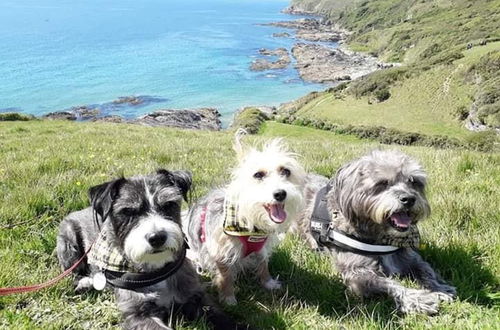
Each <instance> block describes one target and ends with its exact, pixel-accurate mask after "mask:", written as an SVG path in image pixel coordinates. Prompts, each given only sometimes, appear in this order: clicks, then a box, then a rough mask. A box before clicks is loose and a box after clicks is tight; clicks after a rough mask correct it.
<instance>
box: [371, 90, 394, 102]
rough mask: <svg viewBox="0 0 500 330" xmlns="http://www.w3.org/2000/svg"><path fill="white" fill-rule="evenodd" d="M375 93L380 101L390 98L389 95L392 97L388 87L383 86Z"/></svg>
mask: <svg viewBox="0 0 500 330" xmlns="http://www.w3.org/2000/svg"><path fill="white" fill-rule="evenodd" d="M373 94H374V95H375V98H376V99H377V101H379V102H384V101H385V100H387V99H389V97H391V92H389V89H388V88H382V89H379V90H376V91H375V93H373Z"/></svg>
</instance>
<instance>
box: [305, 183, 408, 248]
mask: <svg viewBox="0 0 500 330" xmlns="http://www.w3.org/2000/svg"><path fill="white" fill-rule="evenodd" d="M330 190H331V185H330V184H327V185H326V186H324V187H323V188H321V189H320V190H318V192H317V193H316V199H315V203H314V209H313V213H312V216H311V234H312V236H313V237H314V239H315V240H316V242H317V243H318V244H319V245H320V246H322V247H327V248H332V247H335V248H338V249H340V250H343V251H348V252H354V253H358V254H365V255H384V254H390V253H394V252H395V251H397V250H399V249H400V248H396V247H392V246H388V245H373V244H370V243H367V242H363V241H362V240H360V239H359V238H357V237H353V236H352V235H348V234H346V233H343V232H340V231H338V230H334V228H333V222H332V217H334V218H338V217H342V214H341V213H340V211H338V210H333V211H332V214H330V212H329V210H328V207H327V195H328V192H329V191H330ZM378 250H384V251H378ZM385 250H387V251H385Z"/></svg>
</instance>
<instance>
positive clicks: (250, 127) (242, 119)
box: [231, 107, 269, 134]
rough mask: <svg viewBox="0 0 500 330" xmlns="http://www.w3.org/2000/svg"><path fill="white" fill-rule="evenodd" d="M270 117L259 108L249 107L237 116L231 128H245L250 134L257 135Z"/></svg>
mask: <svg viewBox="0 0 500 330" xmlns="http://www.w3.org/2000/svg"><path fill="white" fill-rule="evenodd" d="M268 119H269V117H268V116H267V115H266V114H265V113H264V112H262V111H260V110H259V109H257V108H253V107H248V108H245V109H243V110H242V111H240V112H239V113H237V114H236V116H235V118H234V121H233V123H232V125H231V128H244V129H245V130H246V131H247V132H248V133H249V134H256V133H257V132H258V131H259V129H260V126H261V125H262V123H263V122H264V121H266V120H268Z"/></svg>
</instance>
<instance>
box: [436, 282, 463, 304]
mask: <svg viewBox="0 0 500 330" xmlns="http://www.w3.org/2000/svg"><path fill="white" fill-rule="evenodd" d="M433 291H435V292H436V293H441V296H443V297H442V299H441V300H442V301H452V300H453V299H455V298H456V297H457V289H456V288H455V287H454V286H451V285H448V284H441V285H439V287H437V288H436V289H435V290H433Z"/></svg>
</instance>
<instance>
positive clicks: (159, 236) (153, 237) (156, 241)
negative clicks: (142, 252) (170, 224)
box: [146, 231, 167, 248]
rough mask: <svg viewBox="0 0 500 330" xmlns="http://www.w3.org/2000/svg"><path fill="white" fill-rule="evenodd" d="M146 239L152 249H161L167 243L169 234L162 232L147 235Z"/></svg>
mask: <svg viewBox="0 0 500 330" xmlns="http://www.w3.org/2000/svg"><path fill="white" fill-rule="evenodd" d="M146 239H147V240H148V242H149V244H150V245H151V246H152V247H154V248H159V247H160V246H162V245H163V244H165V242H166V241H167V233H166V232H164V231H160V232H157V233H152V234H147V235H146Z"/></svg>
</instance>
